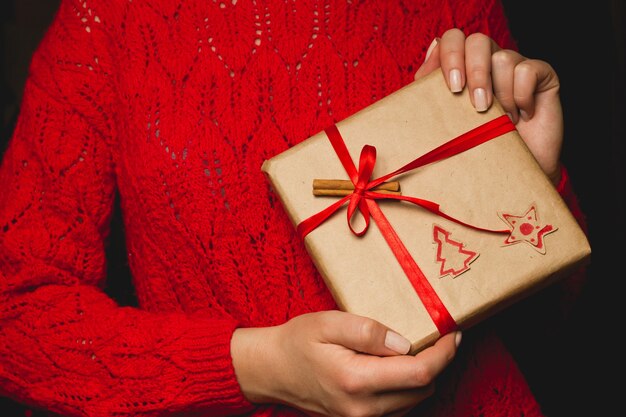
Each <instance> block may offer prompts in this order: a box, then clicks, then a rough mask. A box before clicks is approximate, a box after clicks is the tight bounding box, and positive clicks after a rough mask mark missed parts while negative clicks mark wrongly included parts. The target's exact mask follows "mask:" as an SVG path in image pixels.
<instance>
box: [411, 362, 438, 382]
mask: <svg viewBox="0 0 626 417" xmlns="http://www.w3.org/2000/svg"><path fill="white" fill-rule="evenodd" d="M414 373H415V374H414V375H415V376H414V377H415V381H416V382H417V383H418V384H419V385H420V386H427V385H430V384H431V383H432V382H433V380H434V375H433V373H432V371H431V370H430V369H428V367H426V366H424V365H418V366H416V367H415V371H414Z"/></svg>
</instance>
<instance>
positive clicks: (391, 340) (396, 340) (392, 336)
mask: <svg viewBox="0 0 626 417" xmlns="http://www.w3.org/2000/svg"><path fill="white" fill-rule="evenodd" d="M385 346H387V348H389V349H391V350H393V351H394V352H398V353H400V354H402V355H405V354H407V353H409V350H410V349H411V342H409V341H408V340H407V339H405V338H404V337H402V336H400V335H399V334H398V333H395V332H392V331H391V330H387V335H386V336H385Z"/></svg>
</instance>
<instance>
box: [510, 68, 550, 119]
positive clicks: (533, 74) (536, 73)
mask: <svg viewBox="0 0 626 417" xmlns="http://www.w3.org/2000/svg"><path fill="white" fill-rule="evenodd" d="M558 89H559V79H558V77H557V75H556V72H555V71H554V69H552V67H551V66H550V65H549V64H548V63H546V62H544V61H540V60H537V59H527V60H525V61H523V62H520V63H519V64H518V65H517V66H516V67H515V74H514V80H513V92H514V93H513V95H514V98H515V104H516V105H517V107H518V108H519V113H520V116H521V117H522V119H523V120H529V119H531V118H532V117H533V115H534V113H535V95H536V94H538V93H543V92H546V91H549V90H555V93H558Z"/></svg>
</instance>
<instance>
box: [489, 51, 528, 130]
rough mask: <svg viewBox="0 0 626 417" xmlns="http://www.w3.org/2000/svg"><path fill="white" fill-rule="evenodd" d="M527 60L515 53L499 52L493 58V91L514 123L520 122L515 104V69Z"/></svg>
mask: <svg viewBox="0 0 626 417" xmlns="http://www.w3.org/2000/svg"><path fill="white" fill-rule="evenodd" d="M524 59H525V58H524V57H523V56H522V55H520V54H518V53H517V52H515V51H511V50H501V51H497V52H495V53H494V54H493V56H492V57H491V72H492V79H493V89H494V93H495V95H496V98H497V99H498V101H499V102H500V104H501V105H502V108H503V109H504V111H505V112H507V113H508V114H509V116H510V117H511V120H512V121H513V123H517V122H518V120H519V109H518V107H517V104H516V103H515V94H514V89H513V80H514V79H515V67H516V66H517V64H519V63H520V62H522V61H523V60H524Z"/></svg>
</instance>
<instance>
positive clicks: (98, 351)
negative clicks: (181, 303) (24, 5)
mask: <svg viewBox="0 0 626 417" xmlns="http://www.w3.org/2000/svg"><path fill="white" fill-rule="evenodd" d="M85 5H86V3H83V2H82V1H81V2H78V1H75V0H67V1H65V0H64V1H63V3H62V4H61V6H60V9H59V11H58V12H57V15H56V16H55V20H54V22H53V24H52V25H51V26H50V28H49V29H48V31H47V34H46V36H45V38H44V39H43V41H42V42H41V44H40V45H39V47H38V50H37V51H36V53H35V55H34V56H33V59H32V61H31V66H30V73H29V78H28V81H27V85H26V87H25V91H24V99H23V102H22V107H21V109H20V115H19V118H18V122H17V125H16V129H15V131H14V133H13V136H12V138H11V140H10V142H9V146H8V149H7V151H6V153H5V155H4V158H3V161H2V165H1V166H0V184H1V190H2V192H1V193H0V395H3V396H7V397H10V398H12V399H14V400H16V401H19V402H22V403H25V404H29V405H31V406H35V407H38V408H43V409H46V410H50V411H53V412H56V413H59V414H62V415H69V416H110V415H120V416H121V415H146V416H148V415H159V416H164V415H169V414H179V413H185V412H207V413H209V414H211V415H221V414H232V413H241V412H245V411H248V410H250V408H251V404H250V403H248V402H247V401H246V400H245V398H244V397H243V395H242V393H241V390H240V387H239V385H238V383H237V380H236V377H235V373H234V369H233V367H232V362H231V358H230V340H231V336H232V333H233V331H234V329H235V328H236V326H237V323H236V322H235V321H233V320H228V319H215V318H212V317H209V316H205V315H201V314H195V315H186V314H182V313H163V314H160V313H155V312H148V311H145V310H141V309H138V308H131V307H120V306H118V305H117V304H116V303H115V302H114V301H113V300H112V299H110V298H109V297H108V296H107V295H106V294H105V293H104V292H103V290H102V288H103V286H104V283H105V279H106V278H107V277H106V271H105V265H106V260H105V251H104V248H105V244H106V243H105V242H106V239H107V234H108V227H109V220H110V216H111V211H112V202H113V198H114V194H115V175H114V165H113V163H112V158H111V154H110V148H111V143H112V141H114V138H115V129H116V127H115V126H116V118H117V117H118V116H116V115H115V113H114V110H113V109H115V89H114V88H112V86H111V80H113V79H115V71H116V69H115V68H114V63H113V62H112V61H111V60H110V59H109V58H108V54H107V52H106V46H105V45H106V39H107V35H106V28H107V26H106V22H105V21H104V19H103V18H102V17H101V16H103V15H102V14H100V12H102V11H99V10H97V7H95V6H92V5H91V4H90V5H88V6H89V8H88V7H87V6H85ZM115 278H116V277H108V279H115Z"/></svg>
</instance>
